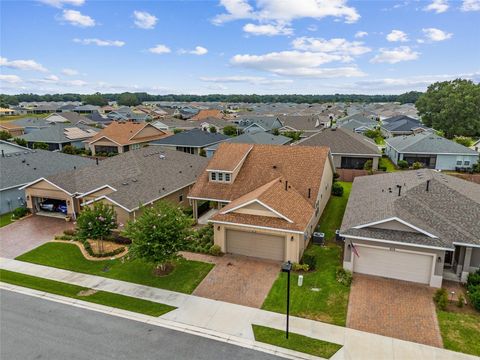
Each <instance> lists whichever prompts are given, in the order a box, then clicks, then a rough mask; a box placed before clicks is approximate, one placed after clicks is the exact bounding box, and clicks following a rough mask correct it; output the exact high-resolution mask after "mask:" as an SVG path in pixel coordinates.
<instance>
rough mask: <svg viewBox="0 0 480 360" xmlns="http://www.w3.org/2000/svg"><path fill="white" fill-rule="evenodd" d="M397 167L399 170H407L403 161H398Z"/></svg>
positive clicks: (406, 165)
mask: <svg viewBox="0 0 480 360" xmlns="http://www.w3.org/2000/svg"><path fill="white" fill-rule="evenodd" d="M397 165H398V167H399V168H400V169H407V168H408V162H406V161H405V160H398V163H397Z"/></svg>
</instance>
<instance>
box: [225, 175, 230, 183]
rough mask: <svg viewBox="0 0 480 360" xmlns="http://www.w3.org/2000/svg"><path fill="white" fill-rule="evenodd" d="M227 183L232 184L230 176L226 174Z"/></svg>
mask: <svg viewBox="0 0 480 360" xmlns="http://www.w3.org/2000/svg"><path fill="white" fill-rule="evenodd" d="M225 181H227V182H230V174H225Z"/></svg>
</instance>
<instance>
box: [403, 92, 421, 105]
mask: <svg viewBox="0 0 480 360" xmlns="http://www.w3.org/2000/svg"><path fill="white" fill-rule="evenodd" d="M421 95H422V93H421V92H419V91H409V92H406V93H403V94H400V95H398V96H397V101H398V102H399V103H400V104H408V103H411V104H415V103H416V102H417V100H418V98H419V97H420V96H421Z"/></svg>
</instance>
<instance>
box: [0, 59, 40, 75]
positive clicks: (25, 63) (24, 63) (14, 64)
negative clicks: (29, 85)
mask: <svg viewBox="0 0 480 360" xmlns="http://www.w3.org/2000/svg"><path fill="white" fill-rule="evenodd" d="M0 66H5V67H7V68H10V69H17V70H32V71H39V72H47V71H48V70H47V69H46V68H45V67H43V65H41V64H39V63H37V62H36V61H35V60H8V59H7V58H4V57H0Z"/></svg>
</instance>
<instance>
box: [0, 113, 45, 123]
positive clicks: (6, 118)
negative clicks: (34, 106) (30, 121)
mask: <svg viewBox="0 0 480 360" xmlns="http://www.w3.org/2000/svg"><path fill="white" fill-rule="evenodd" d="M48 115H51V114H27V115H7V116H1V117H0V122H8V121H14V120H18V119H24V118H41V119H43V118H46V117H47V116H48Z"/></svg>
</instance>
